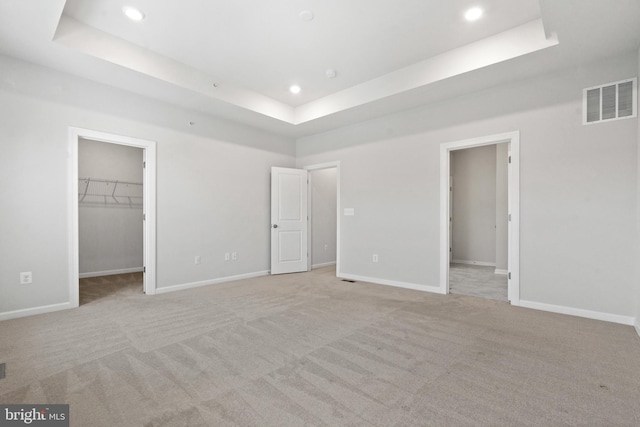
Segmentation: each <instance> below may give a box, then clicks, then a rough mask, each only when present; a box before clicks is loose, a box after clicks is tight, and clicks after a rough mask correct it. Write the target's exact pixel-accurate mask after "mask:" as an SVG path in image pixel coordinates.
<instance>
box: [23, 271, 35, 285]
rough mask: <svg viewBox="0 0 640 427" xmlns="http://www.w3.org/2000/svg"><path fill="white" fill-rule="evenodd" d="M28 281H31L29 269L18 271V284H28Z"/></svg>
mask: <svg viewBox="0 0 640 427" xmlns="http://www.w3.org/2000/svg"><path fill="white" fill-rule="evenodd" d="M29 283H33V276H32V274H31V272H30V271H25V272H22V273H20V284H21V285H28V284H29Z"/></svg>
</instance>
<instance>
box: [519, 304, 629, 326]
mask: <svg viewBox="0 0 640 427" xmlns="http://www.w3.org/2000/svg"><path fill="white" fill-rule="evenodd" d="M518 305H519V306H520V307H525V308H533V309H535V310H542V311H550V312H552V313H560V314H568V315H570V316H578V317H585V318H587V319H595V320H604V321H605V322H613V323H620V324H622V325H630V326H631V325H633V324H634V321H635V319H634V318H633V317H631V316H620V315H619V314H611V313H603V312H600V311H590V310H582V309H580V308H573V307H564V306H561V305H552V304H543V303H541V302H533V301H524V300H520V303H519V304H518ZM637 329H638V327H637V326H636V330H637Z"/></svg>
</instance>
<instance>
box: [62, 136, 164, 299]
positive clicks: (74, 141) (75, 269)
mask: <svg viewBox="0 0 640 427" xmlns="http://www.w3.org/2000/svg"><path fill="white" fill-rule="evenodd" d="M80 138H84V139H90V140H93V141H99V142H106V143H110V144H120V145H127V146H130V147H137V148H142V150H143V161H144V162H145V167H144V172H143V177H144V178H143V179H144V181H143V182H144V186H143V209H144V216H145V220H144V226H143V229H144V242H143V260H144V270H145V273H144V274H143V276H144V292H145V293H146V294H147V295H154V294H155V293H156V142H155V141H149V140H145V139H139V138H133V137H129V136H123V135H116V134H111V133H106V132H100V131H95V130H90V129H83V128H79V127H74V126H70V127H69V148H70V153H71V158H70V165H69V168H70V175H71V182H70V184H69V211H70V212H71V215H70V218H69V242H70V244H69V277H70V281H69V302H70V305H71V307H78V306H79V305H80V290H79V283H80V282H79V281H80V267H79V266H80V258H79V257H80V250H79V246H80V245H79V222H78V142H79V140H80Z"/></svg>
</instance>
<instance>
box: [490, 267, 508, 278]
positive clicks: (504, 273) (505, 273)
mask: <svg viewBox="0 0 640 427" xmlns="http://www.w3.org/2000/svg"><path fill="white" fill-rule="evenodd" d="M493 274H502V275H503V276H506V275H507V274H509V272H508V271H507V270H500V269H498V268H496V269H495V271H494V272H493Z"/></svg>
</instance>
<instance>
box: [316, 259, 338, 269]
mask: <svg viewBox="0 0 640 427" xmlns="http://www.w3.org/2000/svg"><path fill="white" fill-rule="evenodd" d="M330 265H336V262H335V261H331V262H322V263H320V264H313V265H312V266H311V269H312V270H313V269H314V268H322V267H329V266H330Z"/></svg>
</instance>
